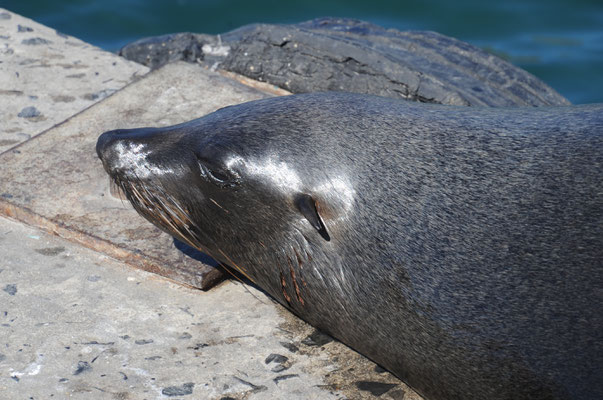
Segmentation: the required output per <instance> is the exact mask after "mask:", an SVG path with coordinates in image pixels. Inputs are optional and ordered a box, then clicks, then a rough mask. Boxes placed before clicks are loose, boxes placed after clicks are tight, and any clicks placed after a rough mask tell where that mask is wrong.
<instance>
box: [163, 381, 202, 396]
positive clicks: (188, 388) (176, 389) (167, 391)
mask: <svg viewBox="0 0 603 400" xmlns="http://www.w3.org/2000/svg"><path fill="white" fill-rule="evenodd" d="M194 386H195V384H194V383H192V382H189V383H185V384H183V385H180V386H170V387H166V388H164V389H163V390H161V394H162V395H164V396H168V397H172V396H186V395H189V394H193V387H194Z"/></svg>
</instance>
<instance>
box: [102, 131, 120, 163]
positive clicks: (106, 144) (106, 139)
mask: <svg viewBox="0 0 603 400" xmlns="http://www.w3.org/2000/svg"><path fill="white" fill-rule="evenodd" d="M119 132H120V131H119V130H116V131H109V132H105V133H103V134H102V135H100V136H99V137H98V140H97V141H96V154H97V155H98V158H100V159H101V160H104V158H105V154H107V149H108V148H110V147H111V144H112V143H114V142H115V139H116V136H117V135H118V134H119Z"/></svg>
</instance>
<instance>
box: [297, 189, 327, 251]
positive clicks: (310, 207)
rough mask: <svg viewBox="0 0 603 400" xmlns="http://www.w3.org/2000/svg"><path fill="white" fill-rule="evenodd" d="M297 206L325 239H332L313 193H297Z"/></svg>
mask: <svg viewBox="0 0 603 400" xmlns="http://www.w3.org/2000/svg"><path fill="white" fill-rule="evenodd" d="M295 206H296V207H297V209H298V210H299V211H300V212H301V213H302V215H303V216H304V217H306V219H307V220H308V222H309V223H310V225H312V226H313V227H314V229H316V230H317V231H318V233H319V234H320V236H322V238H323V239H324V240H326V241H330V240H331V237H330V236H329V233H328V232H327V228H326V227H325V224H324V222H323V221H322V218H321V217H320V214H319V213H318V203H316V200H314V198H313V197H312V196H311V195H309V194H305V193H303V194H299V195H297V196H296V197H295Z"/></svg>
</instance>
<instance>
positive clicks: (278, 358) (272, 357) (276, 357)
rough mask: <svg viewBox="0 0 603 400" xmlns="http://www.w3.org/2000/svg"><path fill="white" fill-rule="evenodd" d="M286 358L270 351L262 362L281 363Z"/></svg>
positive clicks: (285, 360)
mask: <svg viewBox="0 0 603 400" xmlns="http://www.w3.org/2000/svg"><path fill="white" fill-rule="evenodd" d="M287 360H289V359H288V358H287V357H285V356H283V355H280V354H275V353H272V354H270V355H269V356H268V357H266V360H265V361H264V362H265V363H266V364H270V363H271V362H275V363H277V364H282V363H285V362H287Z"/></svg>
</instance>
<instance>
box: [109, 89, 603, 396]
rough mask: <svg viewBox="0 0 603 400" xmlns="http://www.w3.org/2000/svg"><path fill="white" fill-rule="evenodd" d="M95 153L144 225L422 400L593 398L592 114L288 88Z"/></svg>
mask: <svg viewBox="0 0 603 400" xmlns="http://www.w3.org/2000/svg"><path fill="white" fill-rule="evenodd" d="M97 152H98V154H99V156H100V158H101V159H102V162H103V164H104V167H105V169H106V170H107V171H108V173H109V174H110V175H111V176H112V177H113V179H114V180H115V181H116V182H117V183H118V184H119V185H121V186H122V188H123V189H124V191H125V193H126V194H127V196H128V198H129V199H130V201H131V202H132V203H133V205H134V207H135V208H136V209H137V210H138V211H139V212H140V213H141V214H142V215H143V216H145V217H146V218H147V219H149V220H150V221H151V222H153V223H155V224H157V225H158V226H159V227H160V228H162V229H164V230H166V231H167V232H169V233H171V234H172V235H174V236H176V237H177V238H179V239H181V240H184V241H185V242H187V243H189V244H192V245H193V246H195V247H197V248H199V249H200V250H202V251H205V252H206V253H208V254H209V255H211V256H212V257H214V258H216V259H217V260H219V261H221V262H223V263H225V264H227V265H229V266H231V267H232V268H234V269H236V270H238V271H240V272H241V273H242V274H243V275H245V276H247V277H249V278H250V279H251V280H252V281H253V282H255V283H256V284H257V285H259V286H260V287H261V288H263V289H264V290H266V291H267V292H268V293H270V294H271V295H272V296H273V297H274V298H275V299H277V300H278V301H279V302H281V303H282V304H284V305H285V306H286V307H288V308H289V309H291V310H292V311H293V312H295V313H296V314H297V315H299V316H300V317H301V318H303V319H305V320H306V321H308V322H309V323H311V324H313V325H315V326H316V327H318V328H320V329H321V330H323V331H325V332H327V333H329V334H331V335H333V336H334V337H336V338H338V339H339V340H341V341H342V342H344V343H346V344H348V345H349V346H351V347H352V348H354V349H356V350H357V351H359V352H360V353H362V354H364V355H366V356H367V357H369V358H371V359H373V360H374V361H376V362H377V363H379V364H381V365H382V366H384V367H385V368H387V369H389V370H390V371H392V372H393V373H394V374H395V375H397V376H398V377H400V378H401V379H402V380H404V381H406V382H407V383H408V384H410V385H411V386H413V387H414V388H415V389H417V390H418V391H419V392H420V393H422V394H423V395H424V396H425V397H426V398H428V399H510V398H513V399H594V398H603V380H602V379H600V378H601V376H600V367H601V365H603V352H602V339H603V336H602V335H603V323H602V320H603V316H602V311H601V310H602V309H603V304H602V303H603V302H602V297H601V296H602V287H603V269H602V267H603V265H602V262H603V261H602V260H603V232H602V227H603V170H602V167H603V105H590V106H572V107H556V108H516V109H486V108H483V109H482V108H463V107H452V106H437V105H426V104H413V103H409V102H404V101H398V100H392V99H385V98H380V97H375V96H367V95H354V94H345V93H338V94H335V93H322V94H320V93H319V94H309V95H296V96H288V97H281V98H272V99H266V100H259V101H255V102H250V103H245V104H241V105H238V106H232V107H226V108H223V109H221V110H218V111H217V112H215V113H212V114H210V115H207V116H205V117H203V118H200V119H197V120H193V121H190V122H188V123H184V124H181V125H176V126H172V127H167V128H141V129H134V130H123V131H112V132H108V133H105V134H103V135H102V136H101V137H100V138H99V140H98V144H97Z"/></svg>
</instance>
